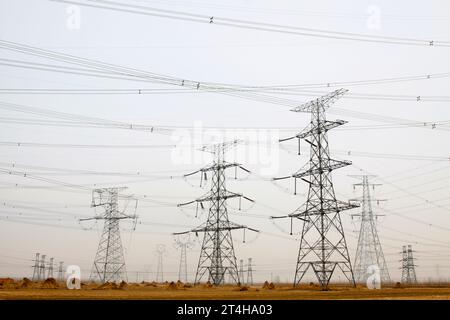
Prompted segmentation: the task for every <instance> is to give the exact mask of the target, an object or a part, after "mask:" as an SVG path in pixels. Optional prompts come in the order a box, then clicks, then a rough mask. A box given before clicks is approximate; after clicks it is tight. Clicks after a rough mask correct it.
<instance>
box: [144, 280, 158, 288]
mask: <svg viewBox="0 0 450 320" xmlns="http://www.w3.org/2000/svg"><path fill="white" fill-rule="evenodd" d="M144 285H145V286H146V287H157V286H158V285H157V284H156V282H155V281H152V282H145V284H144Z"/></svg>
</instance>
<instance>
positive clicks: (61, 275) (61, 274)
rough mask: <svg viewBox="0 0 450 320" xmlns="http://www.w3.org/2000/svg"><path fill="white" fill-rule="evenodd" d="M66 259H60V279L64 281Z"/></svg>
mask: <svg viewBox="0 0 450 320" xmlns="http://www.w3.org/2000/svg"><path fill="white" fill-rule="evenodd" d="M63 266H64V261H60V262H59V267H58V281H64V271H63V270H64V267H63Z"/></svg>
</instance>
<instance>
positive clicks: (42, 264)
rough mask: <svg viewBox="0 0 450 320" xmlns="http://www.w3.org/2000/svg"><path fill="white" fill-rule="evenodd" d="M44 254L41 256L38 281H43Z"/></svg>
mask: <svg viewBox="0 0 450 320" xmlns="http://www.w3.org/2000/svg"><path fill="white" fill-rule="evenodd" d="M45 269H46V268H45V254H43V255H41V265H40V266H39V280H44V279H45Z"/></svg>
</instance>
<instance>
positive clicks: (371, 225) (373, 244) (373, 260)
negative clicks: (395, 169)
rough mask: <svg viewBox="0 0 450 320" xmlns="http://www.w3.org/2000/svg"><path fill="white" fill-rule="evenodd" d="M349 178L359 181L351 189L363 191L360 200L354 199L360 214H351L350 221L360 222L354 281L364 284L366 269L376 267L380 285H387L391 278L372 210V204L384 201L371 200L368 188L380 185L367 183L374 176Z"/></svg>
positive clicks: (366, 275)
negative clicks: (357, 219) (357, 220)
mask: <svg viewBox="0 0 450 320" xmlns="http://www.w3.org/2000/svg"><path fill="white" fill-rule="evenodd" d="M350 177H353V178H357V179H361V182H360V183H355V184H353V188H356V187H362V190H363V196H362V198H357V199H354V200H355V201H359V202H360V203H361V209H362V210H361V213H358V214H352V219H353V217H357V218H359V220H360V222H361V223H360V229H359V237H358V246H357V248H356V256H355V263H354V268H355V280H356V282H358V283H366V281H367V277H368V276H370V274H368V272H367V271H368V268H369V267H370V266H373V265H376V266H377V267H378V268H379V270H380V278H381V283H389V282H391V277H390V276H389V270H388V268H387V264H386V260H385V259H384V254H383V249H382V247H381V243H380V239H379V237H378V232H377V226H376V221H375V219H376V218H377V217H378V216H379V215H375V214H374V213H373V209H372V202H374V201H375V202H377V203H379V202H380V201H385V200H384V199H373V198H372V197H371V195H370V187H372V189H375V187H376V186H380V184H374V183H369V178H373V177H375V176H374V175H351V176H350Z"/></svg>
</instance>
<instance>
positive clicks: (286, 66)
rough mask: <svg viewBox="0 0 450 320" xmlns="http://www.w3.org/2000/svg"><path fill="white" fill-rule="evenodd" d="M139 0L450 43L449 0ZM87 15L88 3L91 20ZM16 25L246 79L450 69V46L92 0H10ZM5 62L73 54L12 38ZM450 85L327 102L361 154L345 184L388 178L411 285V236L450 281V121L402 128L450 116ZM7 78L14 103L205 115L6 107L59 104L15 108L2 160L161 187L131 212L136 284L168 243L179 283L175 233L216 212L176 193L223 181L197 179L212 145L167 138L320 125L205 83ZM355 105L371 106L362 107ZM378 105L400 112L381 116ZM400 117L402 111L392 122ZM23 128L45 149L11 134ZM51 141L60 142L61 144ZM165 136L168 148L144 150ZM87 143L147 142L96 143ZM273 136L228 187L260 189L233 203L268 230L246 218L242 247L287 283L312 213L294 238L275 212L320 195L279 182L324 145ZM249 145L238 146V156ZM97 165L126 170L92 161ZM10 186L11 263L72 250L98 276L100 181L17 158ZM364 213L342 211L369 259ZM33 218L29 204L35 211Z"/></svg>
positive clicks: (402, 85)
mask: <svg viewBox="0 0 450 320" xmlns="http://www.w3.org/2000/svg"><path fill="white" fill-rule="evenodd" d="M122 2H124V1H122ZM130 2H132V3H134V4H138V5H147V6H152V7H156V8H162V9H169V10H177V11H181V12H190V13H198V14H205V15H207V16H219V17H228V18H235V19H243V20H252V21H260V22H268V23H274V24H282V25H291V26H298V27H307V28H314V29H324V30H333V31H342V32H351V33H359V34H368V35H383V36H395V37H401V38H415V39H427V40H434V41H438V40H442V41H450V34H449V33H448V30H449V29H450V28H449V27H450V18H449V17H450V4H449V3H448V2H447V1H436V0H434V1H427V2H426V3H425V2H423V1H395V4H394V3H393V2H392V1H339V3H338V2H336V1H314V2H306V1H304V2H300V1H276V2H275V1H251V0H247V1H243V0H241V1H238V0H235V1H227V2H226V4H224V2H223V1H222V3H221V1H206V0H195V1H176V0H173V1H172V0H165V1H144V0H141V1H137V0H136V1H130ZM78 13H79V16H75V17H74V14H75V15H78ZM78 18H79V19H78ZM74 19H75V20H74ZM0 39H1V40H7V41H12V42H16V43H20V44H26V45H31V46H34V47H39V48H43V49H48V50H52V51H57V52H60V53H65V54H71V55H75V56H78V57H83V58H89V59H93V60H97V61H102V62H106V63H112V64H116V65H120V66H125V67H130V68H135V69H138V70H145V71H149V72H153V73H157V74H164V75H171V76H174V77H179V78H182V79H192V80H195V81H199V82H216V83H229V84H237V85H253V86H258V85H272V84H286V85H289V84H310V83H329V82H341V81H359V80H371V79H385V78H396V77H404V76H415V75H427V74H438V73H446V72H450V65H449V62H448V56H449V50H450V48H448V47H439V46H426V45H424V46H409V45H400V44H384V43H371V42H361V41H348V40H338V39H323V38H317V37H308V36H300V35H294V34H281V33H271V32H264V31H258V30H245V29H237V28H231V27H226V26H219V25H214V24H198V23H194V22H188V21H181V20H174V19H165V18H158V17H154V16H146V15H138V14H132V13H124V12H115V11H110V10H101V9H96V8H90V7H81V6H79V7H75V8H74V7H73V6H69V5H68V4H64V3H58V2H54V1H46V0H35V1H25V0H15V1H11V0H9V1H8V0H0ZM0 58H1V59H14V60H21V61H29V62H36V63H46V64H59V65H64V64H61V63H57V62H54V61H51V60H46V59H44V58H37V57H33V56H29V55H25V54H20V53H17V52H12V51H8V50H4V49H0ZM4 61H5V60H2V63H1V64H0V89H108V90H110V89H136V90H138V89H148V88H164V89H174V87H173V86H161V85H155V84H151V83H143V82H136V81H127V80H118V79H105V78H95V77H89V76H83V75H74V74H67V73H55V72H48V71H40V70H32V69H24V68H15V67H11V66H5V65H4ZM64 66H69V67H74V66H73V65H67V64H65V65H64ZM449 83H450V79H448V78H445V77H443V78H438V79H433V78H432V79H428V80H418V81H410V82H395V83H383V84H376V85H374V84H371V85H360V86H349V87H347V89H349V90H350V91H349V95H348V97H345V96H344V97H343V98H342V99H340V100H339V101H337V102H336V103H335V104H334V105H333V106H332V107H331V108H330V110H329V113H328V118H329V119H330V120H335V119H343V120H346V121H348V123H347V124H346V125H344V126H342V127H341V128H339V129H335V130H332V131H331V132H330V133H329V140H330V148H331V151H332V155H333V156H334V157H335V158H336V159H347V160H351V161H352V162H353V165H352V166H349V167H346V168H343V169H340V170H336V171H335V172H333V180H334V182H335V191H336V195H337V197H338V198H339V199H341V200H347V199H350V198H355V197H359V196H361V195H362V193H361V192H362V190H361V189H358V188H356V189H353V187H352V184H353V183H357V182H358V180H356V179H354V178H351V177H348V175H352V174H363V173H369V174H373V175H377V178H375V179H373V180H372V182H373V183H377V184H382V185H380V186H377V187H376V188H375V190H371V192H372V195H373V197H374V198H377V199H386V200H387V201H385V202H381V203H380V204H379V205H377V204H376V203H374V204H373V205H374V212H375V213H377V214H379V215H380V217H379V218H378V219H377V221H378V229H379V235H380V240H381V243H382V246H383V249H384V253H385V258H386V261H387V263H388V266H389V271H390V273H391V277H392V278H393V279H394V280H396V281H398V280H399V279H400V272H401V271H400V270H399V268H400V262H399V260H400V258H401V256H400V251H401V248H402V245H407V244H412V245H413V249H414V250H416V252H415V255H416V257H417V262H416V263H417V265H418V267H417V270H416V272H417V275H418V278H419V279H421V280H426V279H428V278H433V279H437V278H438V277H440V278H445V279H448V278H450V255H449V254H450V243H449V241H448V239H449V233H450V216H449V211H450V202H449V201H448V200H449V198H448V194H449V187H450V184H449V183H448V179H449V178H450V170H449V169H450V165H449V156H450V155H449V152H448V145H449V134H450V133H449V132H448V130H450V124H447V125H446V124H440V123H437V124H436V126H435V128H434V129H433V128H432V126H431V125H429V124H428V125H426V126H423V127H412V126H402V125H399V124H404V123H409V122H410V121H417V122H427V123H435V122H445V121H450V109H449V108H448V103H449V102H450V94H449V93H448V85H449ZM344 88H345V86H344ZM175 89H176V87H175ZM312 90H316V91H320V92H325V91H332V90H333V89H331V88H330V89H329V90H328V89H327V88H322V89H312ZM3 91H4V90H3ZM3 91H0V101H1V102H8V103H14V104H20V105H23V106H29V107H36V108H43V109H47V110H56V111H60V112H66V113H72V114H77V115H83V116H91V117H99V118H103V119H108V120H114V121H122V122H128V123H136V124H146V125H152V126H156V127H158V126H171V127H172V128H174V129H177V128H182V127H187V128H188V129H186V130H187V131H186V130H185V129H183V130H181V129H177V130H173V131H169V132H164V134H160V133H159V132H156V131H155V132H154V133H150V132H142V131H138V130H118V129H105V128H85V127H67V126H66V127H61V126H51V125H31V124H24V123H23V122H21V123H11V122H7V121H6V120H5V119H6V118H8V119H10V118H19V119H46V120H49V119H50V118H45V117H42V116H37V115H31V114H25V113H20V112H14V111H11V110H6V109H4V108H3V107H2V106H0V123H1V125H0V142H1V143H0V162H1V165H0V168H2V169H5V168H11V166H12V165H13V164H14V165H15V167H16V170H18V171H21V172H27V173H29V174H30V173H34V174H35V175H36V176H39V177H45V178H49V179H55V180H58V181H63V182H66V183H72V184H77V185H84V186H87V187H89V188H92V189H93V188H95V187H104V186H105V187H106V186H127V187H128V189H127V190H126V191H125V193H128V194H135V195H137V196H138V197H143V196H144V195H145V196H146V198H147V199H148V201H140V202H139V205H138V209H137V214H138V215H139V220H138V225H137V228H136V230H135V231H134V232H130V229H131V227H132V225H131V224H130V223H124V224H123V229H124V230H123V232H122V240H123V245H124V250H125V257H126V263H127V269H128V270H129V271H130V272H129V278H130V280H135V277H136V275H135V271H143V270H150V271H151V272H155V271H156V263H157V260H156V256H155V249H156V246H157V244H165V245H166V247H167V254H166V255H165V257H164V270H165V279H168V280H170V279H176V276H177V272H178V259H179V252H178V251H177V250H176V248H175V247H174V246H173V237H172V236H171V233H172V232H177V231H184V230H187V229H189V228H192V227H195V226H197V225H200V224H201V223H202V222H203V221H204V220H205V218H206V213H203V214H201V215H199V217H197V218H195V217H194V215H195V212H194V211H193V210H190V209H189V208H187V209H186V210H184V211H181V210H180V209H179V208H177V207H176V204H177V203H180V202H187V201H189V200H191V199H194V198H196V197H199V196H201V195H203V194H204V193H205V192H206V191H207V187H206V188H199V187H198V184H199V179H200V177H198V176H194V177H190V178H189V179H187V181H185V180H184V179H181V178H180V176H181V175H182V174H183V173H189V172H191V171H194V170H196V169H197V168H199V167H201V166H204V165H206V164H207V160H208V159H207V158H205V159H202V158H201V157H200V156H199V155H198V153H197V152H195V154H196V156H194V153H188V158H180V154H179V153H177V152H174V149H173V148H170V147H168V146H167V145H171V144H175V143H178V142H180V141H181V140H180V136H181V137H182V138H183V139H185V138H186V133H187V136H188V137H193V134H194V132H195V130H193V129H192V128H193V127H196V128H197V130H200V131H201V132H203V131H202V128H199V127H203V128H205V127H216V128H217V127H220V128H229V129H228V131H226V133H227V135H228V136H229V137H234V136H233V135H234V134H235V133H236V128H237V129H245V128H272V129H274V130H270V131H267V129H260V130H256V132H257V133H258V134H259V135H260V136H259V139H260V140H261V141H266V140H267V139H278V138H283V137H288V136H290V135H293V134H296V133H297V132H299V131H300V130H302V129H303V128H304V127H305V126H307V125H308V123H309V115H307V114H299V113H294V112H290V111H289V109H290V107H288V106H283V105H277V104H271V103H267V102H261V101H252V100H248V99H242V98H239V97H234V96H228V95H223V94H217V93H207V92H201V91H199V92H193V93H192V92H191V93H170V94H169V93H167V92H165V93H161V92H162V91H158V94H140V95H139V94H135V93H133V94H111V92H109V93H108V94H55V93H54V92H53V93H49V94H25V93H21V94H11V93H10V92H8V93H6V92H3ZM356 94H373V95H375V96H380V95H381V96H383V97H386V95H394V96H396V97H398V96H399V95H405V96H408V97H417V96H423V97H427V96H428V97H429V96H435V97H436V96H440V97H438V98H436V99H435V100H437V101H426V99H424V100H423V101H418V102H417V101H398V100H399V99H397V100H396V99H366V98H363V99H355V98H354V97H355V95H356ZM352 95H353V96H352ZM280 97H283V98H289V99H292V100H296V101H298V102H299V103H301V102H306V101H308V99H311V98H312V97H311V96H307V95H306V94H302V93H297V94H296V95H289V96H283V95H280ZM352 97H353V98H352ZM333 108H336V109H333ZM342 109H344V110H347V111H346V112H344V111H342ZM348 110H351V111H358V112H363V113H365V114H370V115H366V116H361V115H359V116H355V113H354V112H353V113H350V112H348ZM373 115H380V116H383V117H381V118H378V120H377V121H374V119H375V117H374V116H373ZM388 117H393V118H397V119H394V120H392V119H391V118H388ZM50 120H54V119H50ZM387 124H393V125H392V127H386V125H387ZM376 126H381V127H378V128H376ZM230 128H233V129H230ZM222 132H223V131H222ZM210 134H211V132H210V133H209V134H207V135H206V136H210ZM239 137H242V135H241V136H239ZM244 138H248V136H247V137H244ZM7 142H21V143H27V142H28V143H39V144H41V145H40V146H26V145H22V146H11V145H8V143H7ZM194 142H196V143H202V142H205V141H196V140H195V141H194ZM206 142H207V141H206ZM42 144H60V147H54V146H53V147H50V146H43V145H42ZM158 144H160V145H164V146H166V147H161V148H150V147H143V145H158ZM74 145H103V146H105V145H116V146H125V145H141V147H136V148H123V147H111V148H105V147H98V148H86V147H76V146H74ZM268 146H269V147H268V149H264V150H263V151H264V152H265V154H266V156H264V155H262V154H260V155H259V156H258V157H256V158H255V157H253V158H252V157H250V156H249V155H248V152H247V150H248V149H247V148H249V146H246V145H241V146H239V147H238V148H237V150H238V152H237V153H238V158H239V159H238V160H239V161H240V162H241V163H242V165H243V166H245V167H246V168H248V169H250V170H251V171H252V172H254V173H255V174H256V175H250V176H248V175H247V174H245V172H242V174H241V176H239V178H242V179H241V180H238V181H232V180H229V181H228V182H227V186H228V187H229V189H230V190H232V191H235V192H242V193H244V194H245V195H247V196H248V197H250V198H252V199H255V201H256V202H255V205H253V206H251V205H249V204H247V203H244V204H243V207H244V210H243V211H242V212H241V213H238V212H237V211H236V209H237V206H238V204H237V202H232V201H230V207H231V209H230V211H231V213H230V220H232V221H234V222H236V223H240V224H246V225H248V226H251V227H254V228H256V229H259V230H261V231H262V232H261V233H260V234H259V235H257V236H256V235H254V234H251V233H247V234H246V236H247V242H246V243H242V232H241V231H236V232H234V234H233V238H234V240H235V251H236V256H237V259H238V260H239V259H244V260H247V258H249V257H252V258H253V262H254V269H255V272H254V278H255V280H257V281H264V280H269V279H270V278H271V276H272V277H273V278H275V277H277V276H279V277H280V279H281V280H282V281H289V282H291V281H292V278H293V275H294V271H295V263H296V259H297V254H298V245H299V241H298V232H300V230H301V223H300V222H295V223H294V232H295V233H296V234H297V235H294V236H289V234H288V231H289V221H288V220H277V221H276V222H273V221H271V220H269V218H268V217H269V216H271V215H281V214H283V213H284V214H289V213H291V212H292V211H293V210H295V209H296V208H297V207H299V206H300V205H301V204H302V203H303V202H304V201H305V196H304V194H305V192H306V191H307V186H306V185H305V184H302V183H299V185H298V188H299V194H298V195H296V196H294V195H293V181H292V180H284V181H280V182H279V183H278V184H277V185H274V184H273V183H271V182H270V181H269V180H270V178H271V177H276V176H284V175H289V174H291V173H294V172H296V171H297V170H299V169H300V168H301V167H302V166H303V165H304V164H305V163H306V162H307V160H308V152H307V151H308V150H307V147H306V145H302V148H303V150H302V151H303V152H302V155H301V156H298V155H297V154H296V141H294V140H291V141H288V142H285V143H283V144H282V148H279V147H280V146H279V145H278V144H277V143H273V142H272V143H270V144H268ZM177 150H179V149H177ZM260 151H261V150H260ZM193 152H194V151H193ZM234 154H235V152H232V153H230V157H232V156H233V155H234ZM184 155H185V156H186V154H184ZM190 156H192V159H191V160H199V159H200V160H201V161H191V162H189V161H187V160H189V159H190ZM407 156H411V157H407ZM33 166H34V167H33ZM37 167H41V168H37ZM44 167H45V168H50V169H45V168H44ZM56 169H63V170H56ZM68 170H72V171H71V172H69V171H68ZM86 170H89V171H94V172H97V173H99V172H100V173H101V172H103V173H104V172H116V173H117V172H119V173H127V175H108V174H102V175H100V174H97V175H92V174H91V175H88V174H83V173H82V172H81V171H86ZM137 172H140V173H141V176H139V175H137V174H136V173H137ZM144 173H145V174H147V175H159V176H161V177H162V179H154V178H148V177H147V178H145V177H142V175H143V174H144ZM233 175H234V172H229V176H230V177H231V176H233ZM169 176H174V178H173V179H170V178H169ZM197 178H198V179H197ZM0 189H1V191H0V192H1V196H0V199H1V202H2V204H3V207H2V210H1V212H0V274H1V275H2V276H16V277H23V276H28V277H29V276H31V273H32V269H31V265H32V261H31V259H33V257H34V254H35V253H36V252H40V253H41V254H46V255H47V257H55V261H64V262H65V263H66V264H69V263H70V264H78V265H80V266H81V267H82V272H83V276H84V277H87V276H88V274H89V271H90V268H91V265H92V261H93V259H94V256H95V252H96V249H97V245H98V239H99V233H100V231H101V229H102V223H101V221H99V222H98V223H97V224H95V223H92V222H85V223H79V222H78V220H77V218H78V217H80V216H85V217H87V216H94V215H95V214H97V213H99V212H98V211H97V212H96V211H95V210H94V209H93V208H90V203H91V193H90V191H89V190H79V189H76V188H75V189H74V188H67V187H62V186H61V185H55V184H53V183H48V182H45V181H39V180H33V179H30V178H25V177H22V176H10V175H7V174H5V173H4V172H0ZM24 207H28V208H24ZM30 207H31V209H30ZM233 208H234V209H233ZM46 210H51V211H52V212H50V211H46ZM55 211H56V212H55ZM131 211H132V210H131ZM130 213H132V212H130ZM357 213H358V209H356V210H352V211H347V212H343V213H342V220H343V224H344V229H345V232H346V238H347V241H348V245H349V251H350V256H351V259H352V262H353V260H354V257H355V250H356V242H357V236H358V228H359V225H358V221H357V220H356V219H353V220H352V218H351V214H357ZM19 214H22V215H24V216H26V218H18V217H17V216H18V215H19ZM7 220H9V221H7ZM280 248H282V249H280ZM199 249H200V248H199V245H198V244H197V246H196V247H194V248H193V249H192V250H191V251H189V253H188V271H189V277H190V279H191V281H192V280H193V276H194V274H195V269H196V264H197V260H198V255H199ZM153 278H154V274H152V275H150V280H153ZM141 280H142V278H141Z"/></svg>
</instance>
